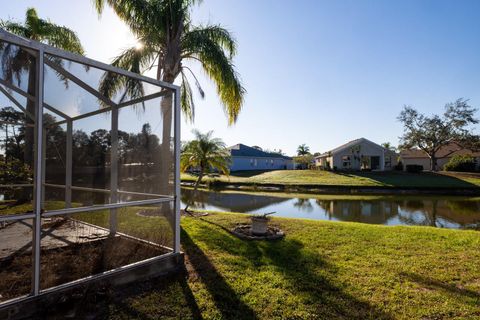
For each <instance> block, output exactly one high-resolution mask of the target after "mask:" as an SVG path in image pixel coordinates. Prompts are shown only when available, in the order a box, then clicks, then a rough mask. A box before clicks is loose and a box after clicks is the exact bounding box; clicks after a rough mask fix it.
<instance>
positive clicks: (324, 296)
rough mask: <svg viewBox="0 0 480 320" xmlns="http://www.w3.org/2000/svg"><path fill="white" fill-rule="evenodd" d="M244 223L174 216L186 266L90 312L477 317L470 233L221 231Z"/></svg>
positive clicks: (479, 300)
mask: <svg viewBox="0 0 480 320" xmlns="http://www.w3.org/2000/svg"><path fill="white" fill-rule="evenodd" d="M121 219H126V217H123V218H121ZM129 219H148V218H144V217H139V216H138V215H135V217H129ZM246 219H247V217H246V215H241V214H226V213H221V214H220V213H215V214H211V215H209V216H207V217H204V218H203V220H202V219H198V218H190V217H185V218H182V246H183V250H184V252H185V258H186V272H184V273H180V274H177V275H174V276H171V277H167V278H163V279H162V278H160V279H152V280H151V281H147V282H144V283H137V284H135V285H134V286H131V285H130V286H125V287H123V288H120V290H116V291H113V292H111V294H108V295H107V296H108V298H103V299H100V300H98V299H97V298H95V299H96V300H95V301H93V304H92V308H93V309H94V312H95V313H96V315H97V318H111V319H160V318H161V319H192V318H193V319H202V318H203V319H478V318H480V263H479V261H480V250H479V249H478V248H479V246H480V233H478V232H475V231H456V230H444V229H434V228H429V227H385V226H374V225H364V224H357V223H338V222H325V221H311V220H300V219H287V218H274V219H273V223H274V224H276V225H279V226H280V227H281V228H282V229H284V230H285V231H286V233H287V236H286V238H285V239H283V240H280V241H276V242H264V241H261V242H249V241H243V240H240V239H238V238H236V237H234V236H232V235H231V234H229V233H228V232H226V231H225V228H230V227H232V226H233V225H235V224H236V223H238V222H245V221H246ZM139 221H140V220H139ZM146 221H148V220H146ZM82 310H84V311H85V312H87V310H88V307H84V306H83V305H82Z"/></svg>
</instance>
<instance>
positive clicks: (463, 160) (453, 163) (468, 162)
mask: <svg viewBox="0 0 480 320" xmlns="http://www.w3.org/2000/svg"><path fill="white" fill-rule="evenodd" d="M444 169H445V171H459V172H474V171H476V169H477V161H476V159H475V158H474V157H473V156H472V155H454V156H453V157H452V158H451V159H450V160H449V161H448V162H447V164H445V167H444Z"/></svg>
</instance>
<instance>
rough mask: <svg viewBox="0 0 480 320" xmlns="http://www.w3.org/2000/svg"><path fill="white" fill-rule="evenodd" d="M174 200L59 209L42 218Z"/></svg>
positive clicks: (47, 213)
mask: <svg viewBox="0 0 480 320" xmlns="http://www.w3.org/2000/svg"><path fill="white" fill-rule="evenodd" d="M174 200H175V199H174V197H171V198H163V199H148V200H138V201H128V202H119V203H107V204H99V205H93V206H87V207H77V208H66V209H58V210H51V211H46V212H45V213H43V214H42V217H52V216H60V215H65V214H75V213H82V212H89V211H100V210H107V209H118V208H126V207H134V206H143V205H153V204H159V203H163V202H172V201H174Z"/></svg>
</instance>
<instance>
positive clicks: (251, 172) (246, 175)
mask: <svg viewBox="0 0 480 320" xmlns="http://www.w3.org/2000/svg"><path fill="white" fill-rule="evenodd" d="M269 171H271V170H240V171H232V172H230V176H232V177H241V178H250V177H254V176H258V175H261V174H263V173H265V172H269Z"/></svg>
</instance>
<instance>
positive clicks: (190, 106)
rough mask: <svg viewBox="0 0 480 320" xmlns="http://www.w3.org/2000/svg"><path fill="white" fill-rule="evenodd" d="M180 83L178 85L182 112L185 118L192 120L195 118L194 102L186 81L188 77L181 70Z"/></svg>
mask: <svg viewBox="0 0 480 320" xmlns="http://www.w3.org/2000/svg"><path fill="white" fill-rule="evenodd" d="M181 75H182V84H181V86H180V98H181V100H180V105H181V107H182V111H183V114H185V115H186V117H187V119H188V120H189V121H190V122H193V119H195V103H194V101H193V94H192V88H191V87H190V83H189V82H188V78H187V77H186V75H185V73H184V72H183V71H182V72H181Z"/></svg>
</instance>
